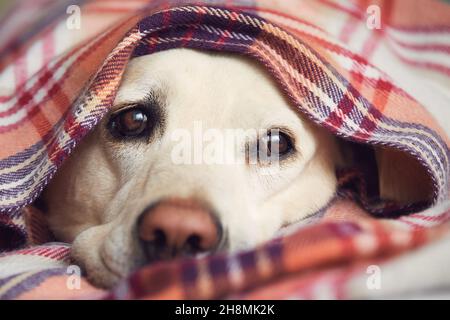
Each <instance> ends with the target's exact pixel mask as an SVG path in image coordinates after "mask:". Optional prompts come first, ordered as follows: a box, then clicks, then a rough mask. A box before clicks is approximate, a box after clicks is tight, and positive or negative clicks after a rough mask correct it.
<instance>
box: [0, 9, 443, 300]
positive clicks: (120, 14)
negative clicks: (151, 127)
mask: <svg viewBox="0 0 450 320" xmlns="http://www.w3.org/2000/svg"><path fill="white" fill-rule="evenodd" d="M177 47H186V48H195V49H201V50H212V51H223V52H231V53H234V54H240V55H245V56H248V57H250V58H252V59H255V60H256V61H258V62H259V63H260V64H261V65H262V66H263V67H265V68H266V69H267V71H268V72H269V73H270V74H271V75H272V76H273V78H274V79H275V80H276V81H277V82H278V84H279V87H280V88H281V90H282V91H283V92H284V94H285V95H286V96H287V97H288V98H289V100H290V102H291V103H292V105H293V106H295V108H296V109H297V110H298V112H299V113H301V114H303V115H305V116H306V117H307V118H308V119H310V120H311V121H313V122H315V123H317V124H318V125H320V126H322V127H324V128H326V129H328V130H329V131H330V132H332V133H333V134H334V135H336V136H338V137H340V138H341V139H342V140H345V141H347V142H348V143H349V144H351V145H352V146H353V147H354V150H355V152H354V153H355V156H356V158H357V161H356V163H357V164H359V165H355V166H354V167H351V168H345V169H342V170H339V172H336V174H337V176H338V184H339V188H338V191H337V193H336V196H335V198H334V199H332V201H331V202H330V203H329V204H328V205H327V206H326V207H325V208H322V209H321V210H320V211H319V212H317V213H316V214H314V215H313V216H312V217H310V218H309V219H307V220H306V221H303V222H302V223H299V224H298V225H293V226H289V227H287V228H285V229H283V230H280V233H279V234H278V235H277V236H276V237H275V238H274V239H273V240H271V241H269V242H268V243H265V244H263V245H260V246H258V247H256V248H253V249H252V250H246V251H242V252H237V253H233V254H227V253H221V254H216V255H212V256H207V257H203V258H200V259H193V258H183V259H176V260H173V261H169V262H160V263H156V264H152V265H149V266H145V267H143V268H142V269H140V270H138V271H137V272H135V273H134V274H132V275H130V277H129V278H127V279H124V280H123V281H122V282H121V283H120V284H119V285H118V286H117V287H116V288H113V289H111V290H104V289H99V288H96V287H94V286H93V285H91V284H90V283H89V282H88V281H87V280H86V278H85V277H84V275H83V274H82V273H81V271H80V270H79V268H77V266H76V261H72V259H71V257H70V244H66V243H59V242H55V240H56V239H54V238H53V237H52V234H51V231H50V230H49V229H48V227H47V226H46V223H45V212H42V210H40V209H39V206H38V205H36V203H37V202H38V200H39V195H40V193H41V192H42V190H43V189H44V188H45V186H46V185H47V184H48V182H49V181H50V179H52V177H53V176H54V174H55V172H56V171H57V170H58V168H59V167H60V166H61V164H62V163H63V162H64V160H65V159H66V158H67V157H69V156H70V154H71V152H72V151H73V150H74V149H75V148H76V146H77V144H78V143H79V142H80V141H81V140H82V139H83V138H84V137H85V136H86V134H88V133H89V131H90V130H91V129H92V128H94V127H95V125H96V124H97V123H98V122H99V120H100V119H101V118H102V116H103V115H105V114H106V113H107V112H108V108H109V107H110V106H111V104H112V102H113V100H114V97H115V93H116V91H117V88H118V86H119V85H120V80H121V77H122V74H123V72H124V69H125V68H126V65H127V62H128V61H129V60H130V59H132V58H133V57H136V56H140V55H145V54H152V53H154V52H158V51H162V50H169V49H171V48H177ZM449 101H450V5H449V4H448V3H446V2H445V1H440V0H414V1H402V0H393V1H391V0H355V1H350V0H348V1H338V0H316V1H310V0H308V1H306V0H304V1H301V0H280V1H264V0H199V1H184V0H128V1H116V0H70V1H67V0H62V1H60V0H58V1H52V0H37V1H18V2H16V3H15V4H14V5H13V6H12V8H11V10H10V11H9V12H8V13H7V14H5V15H3V18H2V19H1V20H0V298H2V299H218V298H220V299H255V298H256V299H365V298H395V297H450V272H448V268H447V267H446V266H447V265H448V263H449V262H450V252H449V251H448V249H447V248H448V245H449V244H450V224H449V220H450V201H449V176H450V162H449V157H450V151H449V139H448V132H450V120H449V119H450V111H449V109H448V103H449ZM399 159H400V160H399ZM384 161H393V162H395V161H397V162H398V163H399V164H400V165H399V166H398V167H397V171H398V172H394V174H392V172H391V173H385V172H383V169H382V167H383V162H384ZM403 167H405V168H410V169H409V170H406V173H404V172H403V173H402V168H403ZM411 168H413V170H411ZM397 173H398V174H397ZM392 176H394V177H395V179H392ZM416 176H417V177H416ZM384 179H388V180H384ZM389 179H390V180H389ZM383 181H390V183H392V184H397V183H398V185H399V187H401V188H406V187H411V186H413V188H416V189H417V190H421V193H422V194H425V195H426V196H425V197H423V198H421V199H419V200H420V201H419V200H418V201H411V202H410V203H399V202H396V201H394V200H392V199H391V198H389V194H388V193H385V192H380V185H382V184H383ZM317 192H320V190H318V191H317Z"/></svg>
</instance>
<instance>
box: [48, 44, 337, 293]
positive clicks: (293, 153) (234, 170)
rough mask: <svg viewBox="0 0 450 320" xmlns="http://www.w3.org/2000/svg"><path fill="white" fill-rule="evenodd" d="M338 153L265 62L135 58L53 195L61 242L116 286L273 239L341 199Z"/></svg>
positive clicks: (95, 275) (177, 52)
mask: <svg viewBox="0 0 450 320" xmlns="http://www.w3.org/2000/svg"><path fill="white" fill-rule="evenodd" d="M236 133H239V134H237V135H236ZM239 135H240V138H237V139H236V136H239ZM243 136H244V138H242V137H243ZM230 137H231V138H230ZM227 138H230V140H231V141H232V142H231V143H224V140H227ZM230 146H231V147H230ZM337 157H338V153H337V150H336V145H335V141H334V139H333V138H332V137H331V135H329V134H328V133H325V132H324V131H323V130H321V129H319V128H317V127H315V126H313V125H311V124H310V123H309V122H306V121H304V120H303V119H302V118H301V117H300V116H299V115H298V114H297V113H296V112H294V111H293V110H292V109H291V107H290V105H289V103H288V102H287V100H286V99H285V98H284V96H283V95H282V93H281V92H280V91H279V89H278V88H277V86H276V84H275V83H274V82H273V81H272V79H271V78H270V77H269V76H268V75H267V74H266V73H265V71H264V70H262V69H261V67H260V66H259V65H256V64H255V63H254V62H253V61H249V60H247V59H246V58H243V57H238V56H235V55H225V54H220V55H219V54H211V53H205V52H198V51H193V50H188V49H174V50H169V51H165V52H161V53H156V54H152V55H148V56H142V57H138V58H135V59H133V60H131V61H130V63H129V65H128V67H127V69H126V72H125V75H124V77H123V82H122V84H121V86H120V89H119V91H118V94H117V96H116V100H115V103H114V107H113V108H112V110H111V111H110V113H109V114H108V115H107V116H105V117H104V119H103V120H102V121H101V123H100V124H99V125H98V126H97V127H96V129H95V130H94V131H93V132H92V133H91V134H90V135H89V136H88V137H86V138H85V139H84V141H83V142H82V143H81V144H80V145H79V147H78V148H77V149H76V150H75V152H74V154H73V155H72V156H71V157H70V158H69V159H68V160H67V161H66V163H65V164H64V165H63V167H62V168H61V169H60V171H59V172H58V174H57V175H56V177H55V178H54V179H53V181H52V182H51V183H50V185H49V187H48V188H47V190H46V191H45V193H44V196H43V199H44V201H45V202H46V204H47V207H48V219H49V223H50V226H51V228H52V230H53V232H54V233H55V235H56V236H57V238H58V239H59V240H62V241H67V242H73V247H72V250H73V251H72V252H73V256H74V258H75V259H76V260H77V261H78V262H79V263H80V265H82V266H83V267H84V268H85V269H86V271H87V274H88V276H89V277H90V279H92V280H93V282H94V283H96V284H99V285H102V286H111V285H113V284H115V283H116V282H117V281H118V280H119V279H120V278H121V277H124V276H126V275H127V274H128V273H129V272H131V271H132V270H134V269H136V268H137V267H139V266H141V265H142V264H144V263H148V262H152V261H156V260H160V259H168V258H173V257H178V256H187V255H194V256H196V255H202V254H205V253H209V252H214V251H217V250H237V249H242V248H248V247H250V246H254V245H256V244H258V243H261V242H262V241H265V240H268V239H269V238H270V237H272V236H273V235H274V234H275V233H276V232H277V231H278V230H279V229H280V228H281V227H282V226H284V225H288V224H290V223H293V222H296V221H300V220H302V219H304V218H305V217H307V216H308V215H311V214H313V213H314V212H316V211H317V210H318V209H319V208H321V207H323V206H324V205H325V204H326V203H327V202H328V201H329V200H330V198H331V197H332V195H333V193H334V191H335V185H336V179H335V174H334V169H335V168H334V166H335V163H336V161H337Z"/></svg>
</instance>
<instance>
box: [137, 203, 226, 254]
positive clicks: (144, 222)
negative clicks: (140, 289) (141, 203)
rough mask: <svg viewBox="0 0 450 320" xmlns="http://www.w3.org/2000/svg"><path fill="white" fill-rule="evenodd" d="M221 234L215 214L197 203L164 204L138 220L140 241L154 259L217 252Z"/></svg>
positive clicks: (159, 204) (148, 211) (153, 208)
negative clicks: (215, 250)
mask: <svg viewBox="0 0 450 320" xmlns="http://www.w3.org/2000/svg"><path fill="white" fill-rule="evenodd" d="M221 233H222V232H221V227H220V225H219V224H218V223H217V221H216V219H215V217H214V215H213V214H212V213H211V212H210V211H209V210H208V209H207V208H205V207H204V206H202V205H200V204H199V203H198V202H196V201H194V200H186V199H170V200H164V201H160V202H158V203H157V204H155V205H153V206H152V207H151V208H150V209H148V210H145V211H144V212H143V213H142V215H141V217H140V219H139V221H138V234H139V238H140V240H141V242H142V244H143V247H144V250H145V252H146V254H147V257H148V258H149V259H150V260H159V259H169V258H173V257H176V256H189V255H195V254H198V253H204V252H210V251H213V250H214V249H215V248H216V247H217V246H218V243H219V242H220V238H221Z"/></svg>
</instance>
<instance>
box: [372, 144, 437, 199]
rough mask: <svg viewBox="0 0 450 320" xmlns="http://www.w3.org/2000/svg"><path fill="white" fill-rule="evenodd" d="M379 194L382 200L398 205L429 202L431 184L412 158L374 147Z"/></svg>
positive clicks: (402, 153) (422, 168)
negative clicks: (394, 202)
mask: <svg viewBox="0 0 450 320" xmlns="http://www.w3.org/2000/svg"><path fill="white" fill-rule="evenodd" d="M375 154H376V161H377V166H378V176H379V193H380V197H381V198H382V199H388V200H394V201H396V202H397V203H399V204H411V203H416V202H421V201H430V200H431V199H432V193H433V182H432V180H431V177H430V176H429V174H427V172H426V169H425V168H424V166H422V165H421V164H420V163H419V161H418V160H417V159H415V158H414V157H413V156H411V155H409V154H407V153H405V152H401V151H398V150H395V149H391V148H385V147H376V148H375Z"/></svg>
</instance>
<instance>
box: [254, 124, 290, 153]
mask: <svg viewBox="0 0 450 320" xmlns="http://www.w3.org/2000/svg"><path fill="white" fill-rule="evenodd" d="M293 150H294V143H293V141H292V139H291V137H289V136H288V135H287V134H286V133H284V132H282V131H280V130H278V129H272V130H269V131H268V132H267V134H266V135H265V136H263V137H262V138H261V139H260V140H259V141H258V155H259V157H260V161H261V160H264V159H265V158H266V157H270V158H271V159H272V160H273V157H279V158H283V157H285V156H287V155H289V154H290V153H292V151H293Z"/></svg>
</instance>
